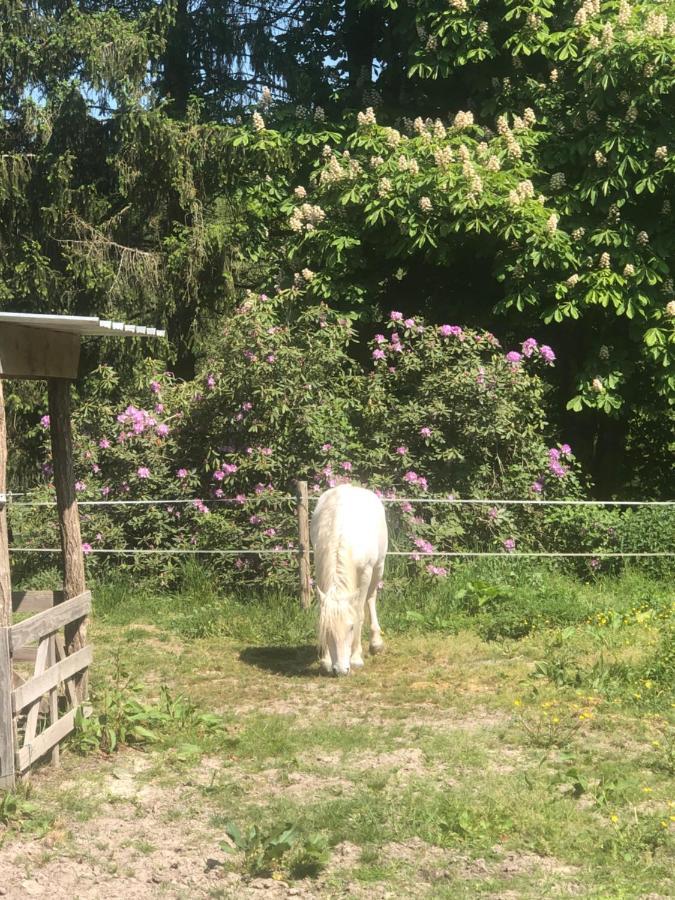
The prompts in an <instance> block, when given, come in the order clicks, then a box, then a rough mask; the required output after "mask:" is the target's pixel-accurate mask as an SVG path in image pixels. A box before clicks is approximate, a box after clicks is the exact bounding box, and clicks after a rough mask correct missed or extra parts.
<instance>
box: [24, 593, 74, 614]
mask: <svg viewBox="0 0 675 900" xmlns="http://www.w3.org/2000/svg"><path fill="white" fill-rule="evenodd" d="M64 600H65V596H64V594H63V591H12V611H13V612H14V613H36V612H44V610H45V609H51V608H52V606H56V604H57V603H63V601H64Z"/></svg>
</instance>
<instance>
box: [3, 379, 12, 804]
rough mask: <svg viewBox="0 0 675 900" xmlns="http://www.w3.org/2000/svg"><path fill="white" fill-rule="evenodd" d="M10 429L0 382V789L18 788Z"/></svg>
mask: <svg viewBox="0 0 675 900" xmlns="http://www.w3.org/2000/svg"><path fill="white" fill-rule="evenodd" d="M6 493H7V428H6V425H5V400H4V396H3V391H2V379H0V788H2V789H3V790H10V789H11V788H13V787H14V784H15V780H14V716H13V715H12V661H11V659H10V656H9V628H10V625H11V624H12V581H11V578H10V572H9V537H8V533H7V509H6V506H5V494H6Z"/></svg>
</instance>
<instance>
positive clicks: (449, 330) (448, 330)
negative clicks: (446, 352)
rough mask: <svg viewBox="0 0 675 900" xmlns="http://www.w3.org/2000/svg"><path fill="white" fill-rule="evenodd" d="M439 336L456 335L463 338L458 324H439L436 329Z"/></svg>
mask: <svg viewBox="0 0 675 900" xmlns="http://www.w3.org/2000/svg"><path fill="white" fill-rule="evenodd" d="M438 333H439V334H440V336H441V337H456V338H459V339H460V340H464V332H463V331H462V329H461V328H460V326H459V325H441V326H440V327H439V329H438Z"/></svg>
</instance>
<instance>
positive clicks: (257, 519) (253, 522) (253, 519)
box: [249, 515, 262, 525]
mask: <svg viewBox="0 0 675 900" xmlns="http://www.w3.org/2000/svg"><path fill="white" fill-rule="evenodd" d="M249 522H250V523H251V525H260V523H261V522H262V519H261V518H260V516H257V515H252V516H250V517H249Z"/></svg>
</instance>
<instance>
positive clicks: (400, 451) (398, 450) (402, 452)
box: [396, 446, 408, 456]
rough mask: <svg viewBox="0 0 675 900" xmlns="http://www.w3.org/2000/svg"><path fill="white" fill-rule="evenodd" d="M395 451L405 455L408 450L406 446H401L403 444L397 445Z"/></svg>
mask: <svg viewBox="0 0 675 900" xmlns="http://www.w3.org/2000/svg"><path fill="white" fill-rule="evenodd" d="M396 452H397V453H398V455H399V456H405V455H406V453H407V452H408V448H407V447H403V446H401V447H397V448H396Z"/></svg>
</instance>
